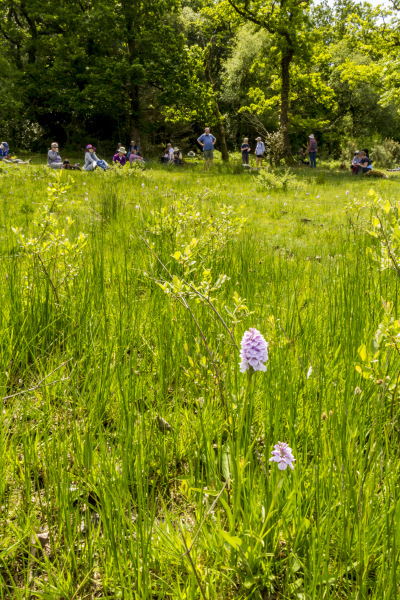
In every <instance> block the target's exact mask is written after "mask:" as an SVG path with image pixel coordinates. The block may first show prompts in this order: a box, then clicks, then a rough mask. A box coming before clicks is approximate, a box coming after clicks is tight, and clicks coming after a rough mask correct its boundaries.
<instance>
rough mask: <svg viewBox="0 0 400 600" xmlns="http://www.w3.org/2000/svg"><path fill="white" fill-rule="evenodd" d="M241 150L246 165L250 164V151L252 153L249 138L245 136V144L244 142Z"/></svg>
mask: <svg viewBox="0 0 400 600" xmlns="http://www.w3.org/2000/svg"><path fill="white" fill-rule="evenodd" d="M240 150H241V152H242V163H243V164H244V165H248V164H249V153H250V144H249V138H244V140H243V144H242V146H241V148H240Z"/></svg>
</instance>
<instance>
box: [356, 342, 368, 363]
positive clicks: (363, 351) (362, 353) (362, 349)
mask: <svg viewBox="0 0 400 600" xmlns="http://www.w3.org/2000/svg"><path fill="white" fill-rule="evenodd" d="M358 354H359V355H360V358H361V360H362V361H363V362H365V360H366V358H367V348H366V347H365V344H364V345H363V346H360V348H359V349H358Z"/></svg>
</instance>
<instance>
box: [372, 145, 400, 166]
mask: <svg viewBox="0 0 400 600" xmlns="http://www.w3.org/2000/svg"><path fill="white" fill-rule="evenodd" d="M370 155H371V160H373V161H374V162H375V163H377V164H378V165H379V166H380V167H384V168H386V169H391V168H393V167H397V166H399V165H400V144H399V142H395V141H394V140H391V139H389V138H386V139H385V141H384V142H382V144H377V145H376V146H374V147H373V148H372V150H371V153H370Z"/></svg>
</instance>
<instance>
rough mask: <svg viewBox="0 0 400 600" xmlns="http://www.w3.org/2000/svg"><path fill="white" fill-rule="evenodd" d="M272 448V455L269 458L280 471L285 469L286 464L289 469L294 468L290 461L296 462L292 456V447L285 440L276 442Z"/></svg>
mask: <svg viewBox="0 0 400 600" xmlns="http://www.w3.org/2000/svg"><path fill="white" fill-rule="evenodd" d="M274 448H275V450H272V457H271V458H270V459H269V460H270V461H272V462H277V463H278V469H280V470H281V471H286V469H287V467H288V465H289V467H290V468H291V469H294V466H293V465H292V463H293V462H296V459H295V457H294V456H293V453H292V449H291V448H289V446H288V445H287V444H286V443H285V442H278V443H277V444H275V446H274Z"/></svg>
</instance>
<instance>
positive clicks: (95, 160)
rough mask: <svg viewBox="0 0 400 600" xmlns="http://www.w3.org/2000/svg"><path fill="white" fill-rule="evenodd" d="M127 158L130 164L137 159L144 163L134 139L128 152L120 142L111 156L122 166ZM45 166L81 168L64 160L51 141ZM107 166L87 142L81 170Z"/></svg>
mask: <svg viewBox="0 0 400 600" xmlns="http://www.w3.org/2000/svg"><path fill="white" fill-rule="evenodd" d="M125 155H126V156H125ZM127 159H128V160H129V162H130V164H132V163H133V161H138V162H140V163H142V164H143V163H144V160H145V159H144V158H143V157H142V156H140V153H139V146H137V144H136V143H135V141H134V140H132V141H131V145H130V146H129V150H128V153H127V151H126V150H125V148H124V146H122V144H118V146H117V151H116V153H115V154H114V156H113V163H114V164H115V165H117V164H119V165H121V166H123V165H125V164H126V162H127ZM47 166H48V167H50V168H51V169H73V170H78V171H80V170H81V168H80V166H79V164H78V163H75V164H74V165H71V163H70V161H69V160H68V159H65V160H64V161H63V160H62V158H61V155H60V152H59V149H58V144H57V142H53V143H52V144H51V148H50V150H49V151H48V153H47ZM108 166H109V165H108V163H107V162H106V161H105V160H103V159H100V158H99V157H98V156H97V154H96V148H95V147H94V146H92V144H88V145H87V146H86V148H85V164H84V165H83V167H82V169H83V171H94V170H95V169H97V168H99V169H102V170H103V171H106V170H107V168H108Z"/></svg>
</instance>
